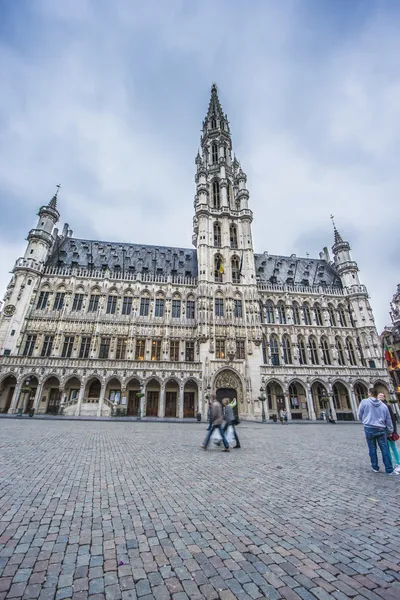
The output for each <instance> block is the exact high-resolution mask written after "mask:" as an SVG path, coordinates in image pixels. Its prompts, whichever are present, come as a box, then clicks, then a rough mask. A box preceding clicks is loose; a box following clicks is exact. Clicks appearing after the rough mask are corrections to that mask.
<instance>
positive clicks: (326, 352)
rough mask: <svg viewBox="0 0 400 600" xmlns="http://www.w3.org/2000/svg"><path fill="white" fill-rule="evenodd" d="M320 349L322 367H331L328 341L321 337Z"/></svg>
mask: <svg viewBox="0 0 400 600" xmlns="http://www.w3.org/2000/svg"><path fill="white" fill-rule="evenodd" d="M321 348H322V359H323V361H324V365H331V364H332V361H331V355H330V352H329V343H328V340H327V339H326V338H325V337H323V338H321Z"/></svg>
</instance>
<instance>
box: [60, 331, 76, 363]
mask: <svg viewBox="0 0 400 600" xmlns="http://www.w3.org/2000/svg"><path fill="white" fill-rule="evenodd" d="M73 347H74V336H73V335H66V336H65V338H64V345H63V349H62V353H61V356H62V357H63V358H70V356H71V354H72V349H73Z"/></svg>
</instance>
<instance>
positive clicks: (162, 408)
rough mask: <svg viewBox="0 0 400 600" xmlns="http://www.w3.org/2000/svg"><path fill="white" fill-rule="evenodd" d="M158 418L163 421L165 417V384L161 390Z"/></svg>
mask: <svg viewBox="0 0 400 600" xmlns="http://www.w3.org/2000/svg"><path fill="white" fill-rule="evenodd" d="M158 417H159V418H160V419H163V418H164V417H165V383H163V384H162V386H161V389H160V400H159V402H158Z"/></svg>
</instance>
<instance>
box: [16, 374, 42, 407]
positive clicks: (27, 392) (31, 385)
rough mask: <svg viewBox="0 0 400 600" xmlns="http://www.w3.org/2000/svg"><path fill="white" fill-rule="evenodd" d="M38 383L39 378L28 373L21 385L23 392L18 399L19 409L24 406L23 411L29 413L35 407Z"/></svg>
mask: <svg viewBox="0 0 400 600" xmlns="http://www.w3.org/2000/svg"><path fill="white" fill-rule="evenodd" d="M38 385H39V382H38V379H37V377H35V376H34V375H28V377H26V378H25V379H24V381H23V383H22V386H21V394H20V396H19V398H18V401H17V406H16V409H17V411H18V410H19V409H21V408H22V412H24V413H28V412H29V411H30V410H32V409H33V405H34V403H35V396H36V390H37V387H38Z"/></svg>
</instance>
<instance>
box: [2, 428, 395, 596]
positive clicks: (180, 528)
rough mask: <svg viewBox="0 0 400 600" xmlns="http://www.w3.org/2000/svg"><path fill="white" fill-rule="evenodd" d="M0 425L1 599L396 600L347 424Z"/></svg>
mask: <svg viewBox="0 0 400 600" xmlns="http://www.w3.org/2000/svg"><path fill="white" fill-rule="evenodd" d="M238 433H239V436H240V439H241V443H242V449H240V450H233V451H231V452H230V453H229V454H226V453H222V452H221V451H220V450H219V449H217V448H216V447H214V446H213V447H211V446H212V445H211V446H210V449H209V451H207V452H204V451H202V450H201V449H200V444H201V442H202V440H203V438H204V434H205V425H204V424H182V423H177V424H175V423H163V424H159V423H136V422H131V423H129V422H119V423H118V422H105V421H103V422H89V421H75V422H74V421H62V420H58V421H46V420H35V419H24V420H18V419H0V446H1V459H0V465H1V468H0V477H1V480H0V576H1V577H0V600H3V599H5V598H7V599H8V598H10V599H12V598H26V599H36V598H39V599H40V600H52V599H53V598H55V599H56V600H62V599H64V598H73V599H74V600H86V598H88V597H90V599H91V600H100V599H103V598H105V599H106V600H114V599H115V600H135V599H136V598H140V599H141V600H150V598H155V599H156V600H168V599H170V598H173V599H174V600H186V599H187V598H190V599H194V600H197V599H201V598H205V599H207V600H214V599H218V598H220V599H221V600H231V599H234V598H239V599H241V600H245V599H246V600H247V599H257V598H270V599H273V600H275V599H279V598H286V599H287V600H294V599H299V598H302V599H304V600H312V599H315V598H317V599H319V600H325V599H328V598H336V599H337V600H344V599H345V598H355V599H365V598H367V599H370V600H374V599H375V600H379V599H382V598H383V599H384V600H391V599H393V600H394V599H397V600H398V599H399V598H400V566H399V557H400V533H399V530H400V527H399V525H400V519H399V507H400V478H394V477H393V478H389V477H386V476H385V475H384V474H374V473H373V472H372V471H371V470H370V465H369V459H368V453H367V447H366V444H365V441H364V438H363V432H362V427H361V426H359V425H354V424H349V425H346V424H340V425H336V426H330V425H327V424H325V423H324V424H312V425H308V424H290V425H288V426H282V425H280V424H275V425H272V424H268V425H266V426H262V425H261V424H255V423H245V424H242V425H240V427H239V428H238Z"/></svg>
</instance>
